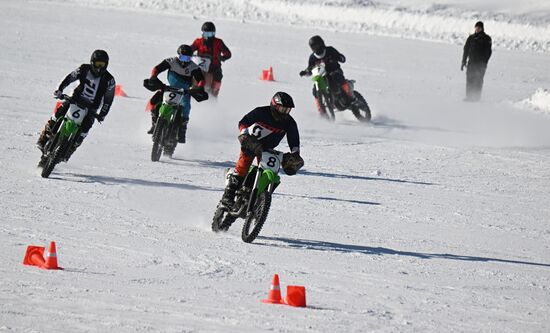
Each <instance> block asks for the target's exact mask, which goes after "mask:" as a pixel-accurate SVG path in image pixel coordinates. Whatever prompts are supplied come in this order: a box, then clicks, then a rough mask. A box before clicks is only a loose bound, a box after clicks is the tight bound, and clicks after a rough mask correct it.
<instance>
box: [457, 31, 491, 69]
mask: <svg viewBox="0 0 550 333" xmlns="http://www.w3.org/2000/svg"><path fill="white" fill-rule="evenodd" d="M491 44H492V41H491V37H490V36H489V35H487V34H486V33H485V32H484V31H481V32H479V33H476V34H471V35H470V36H469V37H468V39H467V40H466V44H464V54H463V55H462V64H466V60H468V66H470V65H474V66H475V65H485V66H486V65H487V63H488V62H489V58H491V53H492V50H491Z"/></svg>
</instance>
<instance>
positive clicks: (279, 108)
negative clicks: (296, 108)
mask: <svg viewBox="0 0 550 333" xmlns="http://www.w3.org/2000/svg"><path fill="white" fill-rule="evenodd" d="M275 110H277V112H279V113H282V114H289V113H290V111H292V108H289V107H287V106H282V105H275Z"/></svg>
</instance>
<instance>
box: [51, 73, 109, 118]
mask: <svg viewBox="0 0 550 333" xmlns="http://www.w3.org/2000/svg"><path fill="white" fill-rule="evenodd" d="M91 69H92V66H91V65H90V64H82V65H80V67H78V68H77V69H75V70H74V71H72V72H71V73H69V75H67V76H66V77H65V78H64V79H63V81H61V83H60V84H59V87H58V88H57V89H58V90H61V91H62V90H63V89H65V88H67V86H68V85H69V84H71V83H73V82H75V81H77V80H78V81H80V83H79V84H78V86H77V87H76V88H75V89H74V91H73V98H74V99H76V101H77V103H83V104H85V105H86V106H88V107H89V108H90V109H92V110H94V111H95V110H97V109H98V108H99V106H100V105H101V103H102V102H103V106H102V107H101V112H100V113H101V114H102V115H103V116H105V115H107V113H109V109H110V108H111V105H112V104H113V99H114V98H115V79H114V78H113V76H112V75H111V73H109V72H108V71H105V73H103V75H101V76H99V77H96V76H94V75H93V74H92V73H91Z"/></svg>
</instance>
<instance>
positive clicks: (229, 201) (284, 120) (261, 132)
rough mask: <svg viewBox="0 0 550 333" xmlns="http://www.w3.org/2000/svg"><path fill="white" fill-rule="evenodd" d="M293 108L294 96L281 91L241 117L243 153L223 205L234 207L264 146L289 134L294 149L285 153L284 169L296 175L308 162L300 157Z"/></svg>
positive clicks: (226, 189) (291, 146)
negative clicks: (236, 195) (246, 177)
mask: <svg viewBox="0 0 550 333" xmlns="http://www.w3.org/2000/svg"><path fill="white" fill-rule="evenodd" d="M292 108H294V101H293V100H292V97H290V95H289V94H287V93H285V92H280V91H279V92H277V93H275V95H273V98H272V99H271V103H270V105H267V106H260V107H257V108H255V109H254V110H252V111H250V112H249V113H248V114H246V115H245V116H244V117H243V118H242V119H241V121H239V130H240V135H239V142H240V143H241V152H240V157H239V160H238V161H237V164H236V166H235V169H234V170H233V173H232V174H230V175H229V182H228V184H227V186H226V188H225V191H224V193H223V197H222V201H221V203H222V205H224V206H226V207H228V208H230V207H231V206H232V205H233V204H234V200H235V191H236V190H237V189H238V188H239V187H240V186H241V185H242V182H243V180H244V177H245V176H246V174H247V172H248V169H249V168H250V165H251V164H252V161H253V160H254V157H258V158H259V157H260V156H261V155H262V152H263V151H264V150H267V149H273V148H275V147H277V145H279V143H280V142H281V140H282V139H283V138H284V136H285V135H286V137H287V141H288V146H289V148H290V153H285V154H284V155H283V161H282V167H283V170H284V171H285V173H286V174H287V175H289V176H292V175H295V174H296V172H297V171H298V170H299V169H300V168H301V167H303V166H304V160H303V159H302V157H300V135H299V133H298V126H297V125H296V121H294V118H292V116H291V115H290V111H291V110H292Z"/></svg>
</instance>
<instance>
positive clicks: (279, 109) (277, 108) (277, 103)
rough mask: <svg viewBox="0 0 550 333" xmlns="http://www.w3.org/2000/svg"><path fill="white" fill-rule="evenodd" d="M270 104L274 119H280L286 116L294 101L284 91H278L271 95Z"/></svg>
mask: <svg viewBox="0 0 550 333" xmlns="http://www.w3.org/2000/svg"><path fill="white" fill-rule="evenodd" d="M270 106H271V113H272V114H273V117H274V118H275V120H280V119H284V118H286V117H288V114H289V113H290V111H291V110H292V108H293V107H294V101H293V100H292V97H290V95H289V94H287V93H286V92H282V91H278V92H276V93H275V95H273V98H272V99H271V104H270Z"/></svg>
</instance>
